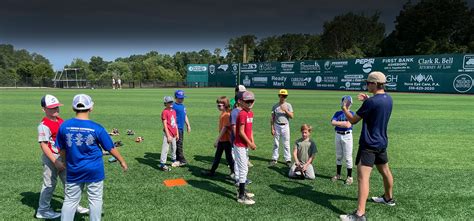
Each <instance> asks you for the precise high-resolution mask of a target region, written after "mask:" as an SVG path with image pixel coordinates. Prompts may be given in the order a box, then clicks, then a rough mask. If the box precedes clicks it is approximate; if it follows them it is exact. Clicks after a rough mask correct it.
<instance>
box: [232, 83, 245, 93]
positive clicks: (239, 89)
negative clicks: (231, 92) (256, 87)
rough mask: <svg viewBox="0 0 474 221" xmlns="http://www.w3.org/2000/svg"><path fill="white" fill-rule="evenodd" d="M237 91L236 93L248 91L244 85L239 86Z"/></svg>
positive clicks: (236, 88)
mask: <svg viewBox="0 0 474 221" xmlns="http://www.w3.org/2000/svg"><path fill="white" fill-rule="evenodd" d="M235 91H236V92H245V91H247V88H245V86H244V85H241V84H240V85H237V87H235Z"/></svg>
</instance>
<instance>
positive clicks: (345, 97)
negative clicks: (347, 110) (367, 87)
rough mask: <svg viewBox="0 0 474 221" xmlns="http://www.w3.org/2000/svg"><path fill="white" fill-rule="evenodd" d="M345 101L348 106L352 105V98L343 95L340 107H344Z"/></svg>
mask: <svg viewBox="0 0 474 221" xmlns="http://www.w3.org/2000/svg"><path fill="white" fill-rule="evenodd" d="M345 101H347V104H348V105H352V97H351V96H349V95H345V96H343V97H342V99H341V106H342V105H344V102H345Z"/></svg>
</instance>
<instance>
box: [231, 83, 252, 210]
mask: <svg viewBox="0 0 474 221" xmlns="http://www.w3.org/2000/svg"><path fill="white" fill-rule="evenodd" d="M254 101H255V95H254V94H253V93H252V92H251V91H246V92H244V93H243V95H242V99H241V100H239V102H240V105H241V107H242V111H240V112H239V115H238V117H237V123H236V136H235V140H234V148H233V152H234V156H235V174H236V177H238V180H237V182H238V183H239V194H238V197H237V202H239V203H242V204H245V205H252V204H255V201H254V200H253V199H252V198H251V197H253V196H254V194H252V193H249V192H246V190H245V182H246V181H247V174H248V152H247V149H248V148H250V149H252V150H255V149H256V148H257V146H256V145H255V141H254V138H253V132H252V125H253V112H252V107H253V104H254Z"/></svg>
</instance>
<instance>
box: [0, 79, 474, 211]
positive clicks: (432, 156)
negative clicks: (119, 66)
mask: <svg viewBox="0 0 474 221" xmlns="http://www.w3.org/2000/svg"><path fill="white" fill-rule="evenodd" d="M0 92H1V94H0V101H1V104H2V105H1V106H0V113H1V125H2V127H1V132H0V136H1V138H2V140H3V141H4V144H3V145H2V147H1V156H0V168H1V170H0V175H1V178H2V179H1V180H0V186H1V190H0V219H3V220H28V219H33V214H34V212H35V209H36V208H37V205H38V198H39V191H40V188H41V182H42V181H41V173H42V168H41V160H40V156H41V151H40V149H39V145H38V144H37V142H36V139H37V132H36V127H37V124H38V123H39V121H40V120H41V118H42V117H43V112H42V111H41V107H40V99H41V97H42V96H43V95H44V94H45V93H51V94H54V95H55V96H57V97H58V98H59V100H60V101H61V102H62V103H64V104H66V105H65V106H64V107H62V109H61V116H62V117H63V118H65V119H67V118H71V117H73V112H72V110H71V108H70V105H71V101H72V97H73V95H75V94H77V93H87V94H89V95H91V96H92V98H93V99H94V102H95V104H96V105H95V108H94V111H93V113H92V116H91V117H92V119H93V120H95V121H98V122H99V123H101V124H102V125H103V126H104V127H106V128H107V129H108V130H111V129H112V128H113V127H116V128H118V129H119V130H120V132H121V133H122V135H121V136H118V137H113V139H114V140H115V141H116V140H122V141H123V143H124V144H125V146H123V147H121V148H120V152H121V153H122V155H123V156H124V157H125V159H126V160H127V163H128V165H129V167H130V170H129V171H128V172H127V173H123V172H122V171H121V168H120V166H119V165H118V164H117V163H115V164H110V163H108V162H107V158H108V157H104V162H105V165H106V166H105V168H106V177H107V178H106V181H105V193H104V220H136V219H153V220H158V219H160V220H164V219H223V218H225V219H245V218H251V219H266V220H270V219H289V220H296V219H298V220H300V219H308V220H336V219H337V218H338V215H339V214H340V213H346V212H351V211H353V210H354V209H355V208H356V205H357V185H356V183H354V185H352V186H346V185H344V184H343V183H342V182H338V183H332V182H331V181H330V177H331V176H333V175H334V173H335V150H334V132H333V128H332V127H331V125H330V119H331V117H332V115H333V113H334V112H335V111H337V110H338V109H339V106H338V104H339V100H340V97H341V96H342V95H345V94H349V95H352V96H355V95H356V94H357V93H356V92H334V91H308V90H306V91H303V90H290V91H289V92H290V96H289V98H288V101H289V102H290V103H292V105H293V108H294V110H295V119H294V120H292V121H291V131H292V134H291V136H292V138H291V141H292V142H293V141H294V140H295V139H297V138H298V137H299V136H300V134H299V132H298V128H299V126H300V125H301V124H303V123H308V124H311V125H313V127H314V132H313V134H312V137H313V139H314V140H315V141H316V143H317V145H318V150H319V153H318V154H317V157H316V160H315V163H314V165H315V170H316V174H317V175H316V176H317V177H316V180H314V181H308V180H291V179H288V178H287V176H286V174H287V172H288V168H287V167H286V166H284V165H283V164H279V165H278V166H277V167H275V168H269V167H268V166H267V165H268V161H269V159H270V157H271V152H272V137H271V134H270V129H269V117H270V111H271V107H272V105H273V104H274V103H276V102H277V101H278V98H277V96H276V93H277V90H254V92H255V94H256V103H255V106H254V113H255V119H254V134H255V139H256V144H257V150H256V151H252V152H251V160H252V162H253V163H254V164H255V167H253V168H251V169H250V173H249V178H250V179H252V180H253V184H251V185H250V186H249V189H250V190H251V191H252V192H254V193H255V194H256V197H255V200H256V202H257V203H256V204H255V205H253V206H243V205H240V204H238V203H237V202H236V201H235V195H236V188H235V187H234V186H233V182H232V180H230V179H229V178H228V176H226V175H227V174H228V172H229V171H228V168H227V167H226V166H224V165H223V164H221V166H220V167H219V169H218V172H219V173H218V176H217V177H215V178H212V179H208V178H205V177H202V176H201V175H200V171H201V170H203V169H208V168H210V165H211V161H212V159H213V156H214V148H213V147H212V143H213V141H214V139H215V137H216V136H217V133H218V132H217V118H218V114H219V113H218V111H217V110H216V108H215V99H216V98H217V97H218V96H221V95H227V96H230V95H232V94H233V90H232V89H230V88H226V89H223V88H218V89H216V88H209V89H186V93H187V96H188V98H186V100H185V104H186V105H187V110H188V114H189V119H190V121H191V126H192V131H191V133H190V134H185V155H186V157H187V159H188V162H189V166H187V167H184V168H177V169H173V170H172V171H171V172H168V173H166V172H161V171H159V170H158V163H159V155H160V154H159V153H160V150H161V141H162V137H161V136H162V132H161V129H162V126H161V122H160V113H161V110H162V108H163V105H162V98H163V96H165V95H172V93H173V90H172V89H143V90H142V89H130V90H126V89H124V90H104V89H102V90H53V89H30V90H25V89H11V90H4V89H3V90H0ZM392 96H393V99H394V108H393V113H392V117H391V121H390V124H389V130H388V134H389V139H390V144H389V149H388V150H389V158H390V165H391V168H392V172H393V175H394V179H395V186H394V196H395V199H396V200H397V206H395V207H387V206H384V205H378V204H374V203H368V204H367V214H368V218H369V219H376V220H386V219H409V220H412V219H426V220H430V219H436V220H438V219H457V220H460V219H466V220H467V219H472V216H473V215H474V214H473V211H474V203H473V200H474V187H473V186H472V183H474V179H473V178H472V175H473V171H474V160H473V159H474V158H473V150H474V149H473V144H472V140H473V137H474V135H473V132H474V120H473V119H474V96H455V95H435V94H396V93H393V94H392ZM359 106H360V102H357V101H356V102H355V104H354V107H353V110H357V108H358V107H359ZM128 128H130V129H133V130H135V132H136V134H137V135H139V136H143V137H144V138H145V141H144V142H143V143H140V144H137V143H135V142H133V138H132V137H128V136H126V135H124V134H125V132H126V129H128ZM359 134H360V125H356V126H355V128H354V143H355V144H357V142H358V140H359V139H358V138H359V137H358V136H359ZM354 149H355V151H354V155H355V152H356V150H357V145H355V148H354ZM280 151H282V150H280ZM281 155H282V154H280V156H281ZM280 159H281V157H280ZM221 162H222V163H224V162H225V160H224V159H223V160H222V161H221ZM343 171H345V169H344V170H343ZM343 174H345V173H344V172H343ZM171 178H184V179H185V180H187V181H188V183H189V185H187V186H184V187H174V188H168V187H165V186H164V185H163V180H165V179H171ZM62 191H63V188H62V187H61V186H60V185H58V188H57V190H56V192H55V196H54V198H53V207H54V208H55V209H56V210H59V209H60V207H61V203H62V200H63V194H62ZM381 193H383V186H382V179H381V177H380V176H379V175H378V174H376V173H375V171H374V173H373V176H372V179H371V186H370V195H371V196H373V195H380V194H381ZM85 198H86V197H85V195H84V197H83V203H82V204H83V205H86V201H85ZM79 218H80V219H84V220H88V217H79Z"/></svg>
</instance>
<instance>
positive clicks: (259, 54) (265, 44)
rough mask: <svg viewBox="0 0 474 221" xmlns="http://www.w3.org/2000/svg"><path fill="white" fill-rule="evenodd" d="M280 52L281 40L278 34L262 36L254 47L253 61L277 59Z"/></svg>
mask: <svg viewBox="0 0 474 221" xmlns="http://www.w3.org/2000/svg"><path fill="white" fill-rule="evenodd" d="M281 53H282V48H281V41H280V38H279V37H278V36H271V37H267V38H263V39H262V40H260V41H259V42H258V45H257V47H256V49H255V61H260V62H265V61H278V59H279V58H280V57H281Z"/></svg>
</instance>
